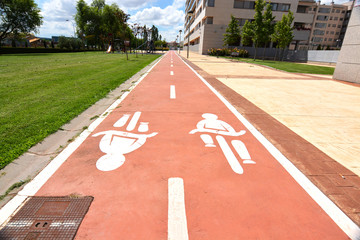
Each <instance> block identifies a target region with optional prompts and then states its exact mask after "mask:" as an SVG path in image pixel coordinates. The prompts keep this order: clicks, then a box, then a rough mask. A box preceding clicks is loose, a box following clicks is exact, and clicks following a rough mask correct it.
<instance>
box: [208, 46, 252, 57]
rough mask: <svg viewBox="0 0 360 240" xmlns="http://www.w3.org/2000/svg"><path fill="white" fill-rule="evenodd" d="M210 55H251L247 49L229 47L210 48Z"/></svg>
mask: <svg viewBox="0 0 360 240" xmlns="http://www.w3.org/2000/svg"><path fill="white" fill-rule="evenodd" d="M208 54H209V55H210V56H235V57H244V58H247V57H249V52H248V51H247V50H245V49H237V48H233V49H228V48H210V49H209V50H208Z"/></svg>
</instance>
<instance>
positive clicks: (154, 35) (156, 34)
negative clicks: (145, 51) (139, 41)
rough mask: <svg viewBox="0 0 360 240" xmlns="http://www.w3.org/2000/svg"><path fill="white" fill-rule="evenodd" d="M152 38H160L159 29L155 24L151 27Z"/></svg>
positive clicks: (153, 39)
mask: <svg viewBox="0 0 360 240" xmlns="http://www.w3.org/2000/svg"><path fill="white" fill-rule="evenodd" d="M151 40H152V41H154V42H156V41H158V40H159V29H158V28H157V27H155V26H154V25H153V26H152V27H151Z"/></svg>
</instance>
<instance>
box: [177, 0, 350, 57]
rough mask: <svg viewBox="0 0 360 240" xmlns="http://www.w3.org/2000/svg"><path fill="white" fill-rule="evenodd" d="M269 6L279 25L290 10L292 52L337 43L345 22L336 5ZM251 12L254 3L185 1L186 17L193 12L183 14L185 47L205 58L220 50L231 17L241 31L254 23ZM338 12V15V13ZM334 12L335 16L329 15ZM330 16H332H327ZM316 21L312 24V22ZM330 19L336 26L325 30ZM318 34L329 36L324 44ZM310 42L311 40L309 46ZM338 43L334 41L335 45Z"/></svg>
mask: <svg viewBox="0 0 360 240" xmlns="http://www.w3.org/2000/svg"><path fill="white" fill-rule="evenodd" d="M271 6H272V11H273V15H274V16H275V21H280V20H281V18H282V15H283V14H287V13H288V11H289V10H291V11H292V12H293V13H294V17H295V19H294V27H295V28H294V34H293V35H294V39H293V42H292V44H291V48H292V49H308V48H309V46H316V45H315V44H316V42H315V40H316V41H318V40H319V41H320V40H321V38H322V40H321V41H320V42H319V43H322V44H324V43H325V42H326V43H330V42H331V43H334V40H333V39H334V38H335V39H339V36H340V30H341V28H339V29H338V30H337V31H335V29H337V28H338V26H339V25H340V26H342V22H341V23H340V21H343V20H344V18H345V15H346V9H347V8H346V7H343V8H341V5H335V4H332V5H331V6H326V5H320V2H319V3H316V2H315V1H313V0H300V1H299V0H274V1H271ZM320 6H321V7H320ZM322 6H326V7H322ZM254 8H255V0H187V1H186V3H185V11H186V13H189V12H192V15H190V14H186V17H185V31H184V33H185V39H184V42H185V46H186V45H187V44H188V43H189V45H190V49H191V50H192V51H196V52H199V53H201V54H206V53H207V50H208V49H210V48H221V47H223V38H224V34H225V31H226V28H227V26H228V24H229V22H230V19H231V15H233V16H234V17H235V18H237V20H238V22H239V25H240V27H242V26H243V25H244V24H245V21H246V20H249V21H252V20H253V18H254V14H255V10H254ZM320 9H321V10H320ZM324 9H325V10H324ZM328 9H329V10H328ZM338 9H339V11H340V12H339V13H338V12H337V10H338ZM340 9H341V10H340ZM333 10H334V12H332V11H333ZM328 11H330V12H329V13H326V14H328V15H326V17H323V15H324V14H323V12H328ZM343 11H344V12H343ZM329 14H333V15H332V16H330V15H329ZM317 18H318V19H319V20H317V21H316V22H315V21H314V19H317ZM330 18H332V19H335V18H336V19H337V20H336V21H337V22H336V23H335V20H332V22H331V26H330V27H328V24H327V21H328V20H329V19H330ZM340 18H341V19H342V20H340ZM323 19H324V20H323ZM334 24H335V25H336V26H335V29H333V25H334ZM315 30H316V31H315ZM322 31H324V32H322ZM327 31H328V33H327ZM332 32H334V34H333V35H336V33H338V34H337V38H336V37H330V36H331V33H332ZM319 34H324V35H325V34H328V35H326V41H325V37H324V36H322V35H319ZM328 36H329V37H328ZM310 39H313V40H314V41H312V42H311V44H310ZM329 39H331V41H330V40H329ZM337 43H338V42H336V41H335V45H336V44H337Z"/></svg>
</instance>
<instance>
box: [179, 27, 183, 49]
mask: <svg viewBox="0 0 360 240" xmlns="http://www.w3.org/2000/svg"><path fill="white" fill-rule="evenodd" d="M181 32H182V30H179V35H180V40H179V45H180V47H179V54H180V50H181Z"/></svg>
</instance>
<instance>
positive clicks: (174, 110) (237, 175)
mask: <svg viewBox="0 0 360 240" xmlns="http://www.w3.org/2000/svg"><path fill="white" fill-rule="evenodd" d="M170 178H182V179H183V182H184V195H185V210H186V221H187V231H188V236H189V238H190V239H229V240H230V239H231V240H234V239H348V237H347V235H346V234H345V233H344V232H343V231H342V230H341V229H340V228H339V227H338V226H337V225H336V224H335V222H334V221H333V220H332V219H331V218H330V217H329V216H328V215H327V214H326V213H325V212H324V211H323V210H322V209H321V208H320V206H319V205H318V204H317V203H316V202H315V201H314V200H313V199H312V198H311V197H310V196H309V195H308V194H307V193H306V192H305V191H304V190H303V188H302V187H301V186H300V185H299V184H298V183H297V182H296V181H295V180H294V179H293V177H291V176H290V175H289V173H288V172H287V171H286V170H285V169H284V168H283V167H282V166H281V165H280V163H279V162H278V161H277V160H276V159H274V157H273V156H272V155H271V154H270V153H269V152H268V151H267V150H266V148H265V147H264V146H263V145H262V144H261V143H260V142H259V141H258V140H257V139H256V138H255V137H254V136H253V135H252V134H251V133H250V132H249V131H248V129H247V128H246V127H245V126H244V125H243V124H242V123H241V122H240V121H239V119H238V118H237V117H236V116H235V115H234V114H233V113H232V112H231V111H230V110H229V109H228V108H227V107H226V105H225V104H224V103H223V102H222V101H220V99H219V98H218V97H217V96H216V95H215V94H214V93H213V92H212V91H211V90H210V89H209V88H208V87H207V86H206V85H205V84H204V83H203V82H202V81H201V79H199V78H198V77H197V76H196V74H194V72H193V71H192V70H191V69H190V68H189V67H188V66H187V65H185V63H184V62H183V61H182V60H181V59H180V58H179V57H178V56H177V55H176V54H175V52H169V53H167V54H166V55H165V56H164V57H163V58H162V59H161V60H160V62H159V63H158V64H157V65H156V66H155V67H154V68H153V69H152V71H151V72H150V73H149V74H148V75H147V76H146V77H145V78H144V79H143V80H142V82H141V83H140V84H139V85H138V86H137V87H136V88H135V89H134V90H133V91H132V92H131V93H130V94H129V95H128V96H127V97H126V98H125V99H124V100H123V101H122V102H121V103H120V105H119V106H118V107H116V108H115V110H114V111H112V112H111V113H109V115H108V116H107V117H106V118H105V120H104V121H103V122H102V123H101V124H100V125H99V126H98V127H97V128H96V129H95V130H94V131H93V133H92V134H91V135H90V136H89V137H88V138H87V139H86V140H85V141H84V142H83V144H81V146H80V147H78V148H77V149H76V150H75V152H74V153H73V154H72V155H71V156H70V157H69V158H68V159H67V160H66V162H65V163H64V164H63V165H62V166H61V167H60V168H59V169H58V170H57V171H56V172H55V174H54V175H53V176H52V177H51V178H50V179H49V180H48V181H47V182H46V183H45V184H44V185H43V186H42V187H41V189H40V190H39V191H38V192H37V193H36V195H37V196H67V195H70V194H75V195H76V194H79V195H85V196H93V197H94V201H93V202H92V204H91V206H90V209H89V212H88V213H87V215H86V216H85V218H84V220H83V222H82V224H81V226H80V228H79V230H78V233H77V236H76V239H167V238H168V180H169V179H170Z"/></svg>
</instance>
